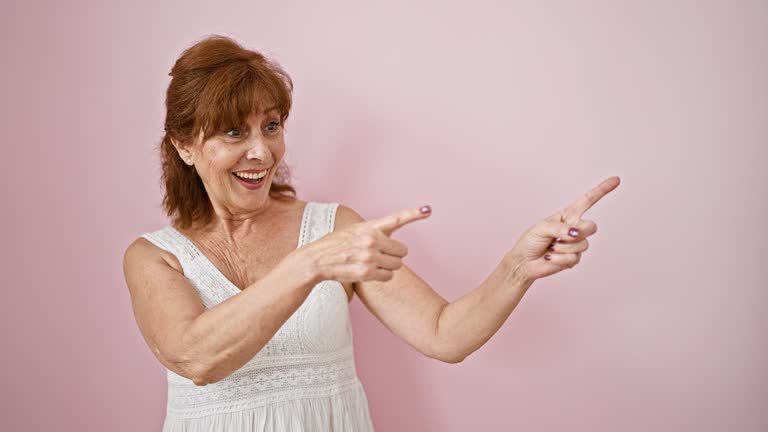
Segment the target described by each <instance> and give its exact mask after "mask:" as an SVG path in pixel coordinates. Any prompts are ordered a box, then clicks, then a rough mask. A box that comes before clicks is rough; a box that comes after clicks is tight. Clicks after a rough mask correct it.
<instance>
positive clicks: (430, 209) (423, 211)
mask: <svg viewBox="0 0 768 432" xmlns="http://www.w3.org/2000/svg"><path fill="white" fill-rule="evenodd" d="M419 211H420V212H422V213H424V214H427V213H429V212H431V211H432V207H430V206H428V205H425V206H424V207H422V208H420V209H419Z"/></svg>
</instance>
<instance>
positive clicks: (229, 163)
mask: <svg viewBox="0 0 768 432" xmlns="http://www.w3.org/2000/svg"><path fill="white" fill-rule="evenodd" d="M225 129H227V130H221V131H217V132H216V133H215V134H214V135H213V136H212V137H210V138H209V139H208V140H206V141H205V142H202V143H200V141H201V140H202V139H203V133H202V131H201V133H200V136H199V137H198V139H197V141H196V142H195V143H194V145H192V146H191V147H187V148H181V147H180V146H176V149H177V150H178V152H179V156H180V157H181V158H182V159H183V160H185V161H186V162H187V163H190V162H191V163H192V164H193V165H194V167H195V170H196V171H197V173H198V175H199V176H200V178H201V180H202V181H203V185H204V186H205V190H206V192H207V193H208V197H209V198H210V200H211V204H212V205H213V208H214V210H215V212H216V214H218V215H220V216H221V217H225V218H228V219H230V218H231V219H235V220H241V219H244V218H247V217H248V216H249V215H253V214H255V213H260V212H262V211H263V210H265V209H266V208H267V207H268V206H269V205H270V197H269V188H270V185H271V183H272V179H273V177H274V175H275V172H276V170H277V166H278V164H279V163H280V161H281V160H282V159H283V156H284V155H285V141H284V136H283V125H282V122H281V120H280V114H279V112H278V111H277V110H274V109H273V110H270V111H266V112H264V111H260V112H255V113H252V114H251V115H250V116H249V117H248V118H247V123H246V124H244V125H242V126H239V127H227V128H225ZM264 170H266V175H265V176H264V177H263V178H262V179H261V180H258V181H256V179H254V177H255V178H258V177H259V176H261V174H262V173H263V171H264ZM236 173H238V174H239V175H236Z"/></svg>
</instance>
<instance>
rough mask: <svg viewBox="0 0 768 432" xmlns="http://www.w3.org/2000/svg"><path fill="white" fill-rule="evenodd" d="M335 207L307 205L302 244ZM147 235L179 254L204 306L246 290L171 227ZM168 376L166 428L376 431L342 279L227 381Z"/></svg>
mask: <svg viewBox="0 0 768 432" xmlns="http://www.w3.org/2000/svg"><path fill="white" fill-rule="evenodd" d="M337 207H338V203H322V202H308V203H307V205H306V207H305V208H304V214H303V216H302V220H301V232H300V235H299V243H298V245H297V248H298V247H301V246H302V245H304V244H306V243H310V242H312V241H314V240H317V239H319V238H320V237H322V236H324V235H325V234H327V233H329V232H331V231H333V227H334V221H335V217H336V209H337ZM142 237H144V238H146V239H147V240H149V241H151V242H152V243H154V244H155V245H157V246H158V247H160V248H162V249H164V250H166V251H168V252H170V253H172V254H174V255H175V256H176V258H177V259H178V260H179V262H180V263H181V266H182V268H183V270H184V275H185V276H186V277H187V278H188V279H189V280H190V282H191V283H192V285H193V286H194V287H195V289H196V290H197V292H198V294H199V295H200V299H201V300H202V303H203V304H204V305H205V307H206V308H211V307H213V306H215V305H216V304H218V303H220V302H221V301H223V300H225V299H227V298H228V297H230V296H234V295H237V294H238V293H240V292H241V291H240V289H239V288H237V287H236V286H235V285H234V284H233V283H232V282H231V281H230V280H229V279H227V278H226V277H225V276H224V274H223V273H221V271H219V270H218V269H217V268H216V266H214V265H213V263H212V262H211V261H210V260H209V259H208V258H207V257H206V256H205V255H203V254H202V253H201V252H200V250H199V249H198V248H197V247H196V246H195V245H194V244H193V243H192V242H191V241H190V240H189V239H188V238H187V237H185V236H184V235H183V234H181V233H180V232H179V231H177V230H176V229H174V228H173V227H171V226H170V225H169V226H166V227H165V228H163V229H160V230H158V231H154V232H150V233H147V234H144V235H143V236H142ZM166 370H167V369H166ZM167 376H168V403H167V407H166V415H165V421H164V424H163V432H182V431H184V432H256V431H258V432H265V431H269V432H278V431H281V432H282V431H313V432H324V431H329V432H330V431H333V432H352V431H355V432H365V431H373V423H372V422H371V419H370V415H369V411H368V399H367V397H366V394H365V391H364V389H363V386H362V383H361V382H360V380H359V379H358V377H357V372H356V370H355V360H354V353H353V350H352V327H351V324H350V320H349V303H348V298H347V292H346V290H345V289H344V287H343V286H342V284H341V283H340V282H338V281H333V280H325V281H322V282H320V283H318V284H317V285H315V287H314V288H313V289H312V291H311V293H310V294H309V296H308V297H307V299H306V300H305V301H304V303H303V304H302V305H301V307H300V308H299V309H298V310H297V311H296V312H295V313H294V314H293V315H292V316H291V317H290V318H289V319H288V321H286V322H285V324H283V326H282V327H281V328H280V330H278V332H277V333H276V334H275V335H274V337H273V338H272V339H271V340H270V341H269V343H267V345H265V346H264V348H262V350H261V351H259V352H258V353H257V354H256V355H255V356H254V357H253V358H252V359H251V360H249V361H248V363H246V364H245V365H243V366H242V367H241V368H240V369H238V370H237V371H235V372H233V373H232V374H231V375H229V376H228V377H226V378H224V379H223V380H221V381H218V382H215V383H213V384H208V385H205V386H197V385H195V384H194V383H193V382H192V381H191V380H189V379H187V378H185V377H183V376H180V375H177V374H176V373H174V372H172V371H170V370H167Z"/></svg>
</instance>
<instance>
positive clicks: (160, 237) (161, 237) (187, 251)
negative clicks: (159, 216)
mask: <svg viewBox="0 0 768 432" xmlns="http://www.w3.org/2000/svg"><path fill="white" fill-rule="evenodd" d="M141 236H142V237H144V238H145V239H147V240H149V241H150V242H152V243H153V244H154V245H155V246H157V247H159V248H160V249H163V250H165V251H168V252H170V253H172V254H174V255H175V256H176V259H178V260H179V263H181V265H182V267H185V268H186V267H187V266H188V265H189V264H190V263H191V262H192V261H193V260H194V259H195V258H196V256H197V252H196V250H195V249H194V248H193V247H192V245H190V244H188V241H187V240H186V239H185V238H184V237H182V236H180V235H179V233H178V232H177V231H176V230H175V229H173V227H172V226H170V225H168V226H166V227H164V228H161V229H159V230H157V231H152V232H149V233H146V234H142V235H141Z"/></svg>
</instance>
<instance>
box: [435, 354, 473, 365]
mask: <svg viewBox="0 0 768 432" xmlns="http://www.w3.org/2000/svg"><path fill="white" fill-rule="evenodd" d="M465 358H467V356H465V355H454V356H450V357H443V358H441V359H440V360H441V361H442V362H443V363H449V364H457V363H461V362H463V361H464V359H465Z"/></svg>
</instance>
